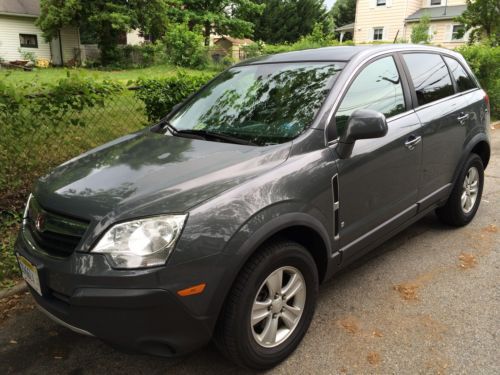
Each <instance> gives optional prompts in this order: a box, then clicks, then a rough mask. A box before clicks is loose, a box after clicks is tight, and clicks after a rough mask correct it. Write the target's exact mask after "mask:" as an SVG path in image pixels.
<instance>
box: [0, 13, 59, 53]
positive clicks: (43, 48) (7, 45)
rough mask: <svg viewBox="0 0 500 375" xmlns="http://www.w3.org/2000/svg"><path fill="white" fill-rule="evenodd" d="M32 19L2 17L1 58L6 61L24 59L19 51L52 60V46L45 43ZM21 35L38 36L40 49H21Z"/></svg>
mask: <svg viewBox="0 0 500 375" xmlns="http://www.w3.org/2000/svg"><path fill="white" fill-rule="evenodd" d="M34 22H35V19H34V18H31V17H12V16H4V15H0V58H2V59H4V60H6V61H13V60H20V59H22V56H21V53H20V52H19V49H21V50H22V51H26V52H34V53H35V55H36V56H37V57H38V58H44V59H49V60H50V58H51V53H50V45H49V43H47V42H46V41H45V39H44V38H43V35H42V31H41V30H40V29H39V28H38V27H36V26H35V23H34ZM19 34H33V35H37V39H38V48H21V43H20V41H19Z"/></svg>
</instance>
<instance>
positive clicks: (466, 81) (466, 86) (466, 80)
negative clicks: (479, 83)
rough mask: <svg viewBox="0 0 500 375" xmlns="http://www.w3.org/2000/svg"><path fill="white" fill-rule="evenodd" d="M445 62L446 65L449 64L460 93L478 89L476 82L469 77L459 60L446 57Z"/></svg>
mask: <svg viewBox="0 0 500 375" xmlns="http://www.w3.org/2000/svg"><path fill="white" fill-rule="evenodd" d="M444 60H445V61H446V64H448V68H449V69H450V72H451V75H452V76H453V78H454V79H455V82H456V83H457V88H458V91H459V92H462V91H467V90H470V89H474V88H476V84H475V83H474V81H473V80H472V79H471V78H470V77H469V75H468V74H467V72H466V71H465V69H464V68H463V67H462V65H460V63H459V62H458V61H457V60H455V59H452V58H450V57H445V58H444Z"/></svg>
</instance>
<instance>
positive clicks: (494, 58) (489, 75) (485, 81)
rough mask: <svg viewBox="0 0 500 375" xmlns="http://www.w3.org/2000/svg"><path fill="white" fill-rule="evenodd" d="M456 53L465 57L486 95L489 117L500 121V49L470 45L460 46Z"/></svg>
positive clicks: (485, 45) (487, 45) (486, 45)
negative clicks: (489, 107)
mask: <svg viewBox="0 0 500 375" xmlns="http://www.w3.org/2000/svg"><path fill="white" fill-rule="evenodd" d="M457 51H458V52H460V53H461V54H462V55H463V56H464V57H465V59H466V60H467V62H468V63H469V65H470V67H471V68H472V70H473V71H474V74H475V75H476V77H477V78H478V79H479V82H480V83H481V86H482V87H483V89H484V90H485V91H486V92H487V93H488V96H489V98H490V104H491V116H492V117H493V118H494V119H500V47H499V46H497V47H493V46H490V45H489V44H488V43H484V44H472V45H465V46H462V47H460V48H458V49H457Z"/></svg>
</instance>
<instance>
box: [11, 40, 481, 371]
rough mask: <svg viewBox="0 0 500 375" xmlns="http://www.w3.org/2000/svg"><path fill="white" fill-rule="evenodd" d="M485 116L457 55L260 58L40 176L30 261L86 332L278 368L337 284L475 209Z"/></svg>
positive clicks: (394, 48)
mask: <svg viewBox="0 0 500 375" xmlns="http://www.w3.org/2000/svg"><path fill="white" fill-rule="evenodd" d="M489 110H490V109H489V100H488V96H487V94H486V93H485V92H484V91H483V90H482V89H481V87H480V85H479V83H478V81H477V79H476V78H475V77H474V75H473V73H472V72H471V70H470V68H469V67H468V66H467V63H466V62H465V60H464V59H463V57H462V56H461V55H459V54H458V53H456V52H453V51H450V50H445V49H440V48H433V47H425V46H417V45H402V46H399V45H385V46H360V47H331V48H321V49H314V50H305V51H298V52H289V53H282V54H277V55H271V56H265V57H259V58H255V59H251V60H247V61H244V62H242V63H239V64H237V65H235V66H233V67H231V68H229V69H227V70H226V71H224V72H222V73H221V74H219V75H218V76H217V77H215V78H214V79H213V80H211V81H210V82H208V83H207V84H206V85H205V86H204V87H202V88H201V89H200V90H199V91H198V92H196V93H194V94H193V95H191V96H190V97H188V98H187V99H186V100H185V101H184V102H182V103H180V104H178V105H177V106H175V107H174V108H173V109H172V111H171V112H170V113H169V114H167V115H166V116H165V117H164V118H163V119H162V120H161V121H159V122H158V123H156V124H154V125H152V126H150V127H148V128H146V129H143V130H141V131H138V132H136V133H134V134H130V135H126V136H124V137H121V138H119V139H116V140H114V141H112V142H109V143H107V144H105V145H103V146H100V147H98V148H96V149H94V150H91V151H89V152H87V153H84V154H82V155H80V156H78V157H76V158H74V159H72V160H69V161H67V162H66V163H64V164H62V165H60V166H59V167H57V168H55V169H54V170H53V171H52V172H50V173H49V174H47V175H46V176H44V177H42V178H40V179H39V181H38V182H37V183H36V184H35V186H34V188H33V193H32V194H31V195H30V197H29V200H28V203H27V207H26V210H25V214H24V220H23V225H22V228H21V231H20V234H19V237H18V240H17V243H16V246H15V251H16V254H17V257H18V261H19V266H20V268H21V270H22V273H23V276H24V278H25V279H26V281H27V282H28V284H29V286H30V291H31V293H32V294H33V296H34V298H35V300H36V303H37V305H39V307H40V308H41V309H42V311H44V312H45V313H46V314H48V315H49V316H50V317H51V318H53V319H54V320H55V321H57V322H59V323H60V324H62V325H64V326H66V327H68V328H71V329H73V330H74V331H77V332H80V333H83V334H87V335H92V336H95V337H97V338H100V339H102V340H104V341H105V342H108V343H110V344H112V345H115V346H117V347H119V348H124V349H127V350H133V351H137V352H142V353H150V354H153V355H160V356H174V355H181V354H183V353H187V352H189V351H192V350H195V349H197V348H200V347H202V346H203V345H205V344H206V343H208V342H209V341H210V340H212V339H213V340H214V341H215V343H216V345H217V346H218V347H219V348H220V350H221V351H222V352H223V353H224V354H225V355H226V356H227V357H229V358H230V359H231V360H233V361H234V362H236V363H237V364H239V365H241V366H244V367H247V368H252V369H268V368H271V367H273V366H275V365H277V364H278V363H279V362H280V361H283V360H284V359H285V358H286V357H287V356H289V355H290V354H291V353H292V352H293V350H294V349H295V348H296V347H297V345H299V343H300V341H301V339H302V338H303V336H304V335H305V333H306V331H307V329H308V327H309V324H310V322H311V320H312V318H313V313H314V309H315V303H316V299H317V296H318V287H319V285H320V284H321V283H323V282H324V281H325V280H328V279H329V278H331V277H332V276H333V275H334V274H335V273H336V272H338V271H339V270H341V269H342V268H344V267H346V266H347V265H348V264H349V263H351V262H352V261H354V260H355V259H356V258H359V257H360V256H362V255H363V254H365V253H367V252H368V251H369V250H371V249H373V248H374V247H376V246H378V245H379V244H381V243H382V242H384V241H385V240H387V239H388V238H390V237H391V236H393V235H395V234H396V233H397V232H399V231H401V230H402V229H404V228H405V227H408V226H409V225H410V224H412V223H414V222H415V221H417V220H418V219H420V218H421V217H423V216H424V215H427V214H428V213H430V212H433V211H435V212H436V214H437V216H438V217H439V218H440V219H441V220H442V221H443V222H444V223H446V224H448V225H450V226H463V225H466V224H467V223H469V222H470V221H471V220H472V219H473V217H474V215H475V214H476V211H477V210H478V206H479V203H480V200H481V193H482V190H483V182H484V169H485V168H486V166H487V165H488V160H489V157H490V145H489V134H488V128H489V121H490V115H489Z"/></svg>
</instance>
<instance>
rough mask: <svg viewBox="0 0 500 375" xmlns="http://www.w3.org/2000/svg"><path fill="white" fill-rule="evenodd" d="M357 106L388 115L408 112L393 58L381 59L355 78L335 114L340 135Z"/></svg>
mask: <svg viewBox="0 0 500 375" xmlns="http://www.w3.org/2000/svg"><path fill="white" fill-rule="evenodd" d="M357 109H372V110H375V111H378V112H381V113H383V114H384V115H385V116H386V117H391V116H395V115H397V114H398V113H402V112H404V111H405V101H404V95H403V88H402V86H401V79H400V78H399V73H398V69H397V68H396V64H395V62H394V59H393V58H392V57H384V58H381V59H379V60H377V61H375V62H373V63H371V64H370V65H368V66H367V67H366V68H364V69H363V70H362V71H361V73H360V74H359V75H358V76H357V77H356V78H355V79H354V81H353V82H352V84H351V86H350V87H349V89H348V90H347V93H346V95H345V96H344V99H343V100H342V103H341V104H340V106H339V108H338V110H337V113H336V115H335V124H336V126H337V135H339V136H340V135H342V134H343V133H344V132H345V129H346V127H347V120H348V119H349V116H350V115H351V114H352V113H353V112H354V111H355V110H357Z"/></svg>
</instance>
